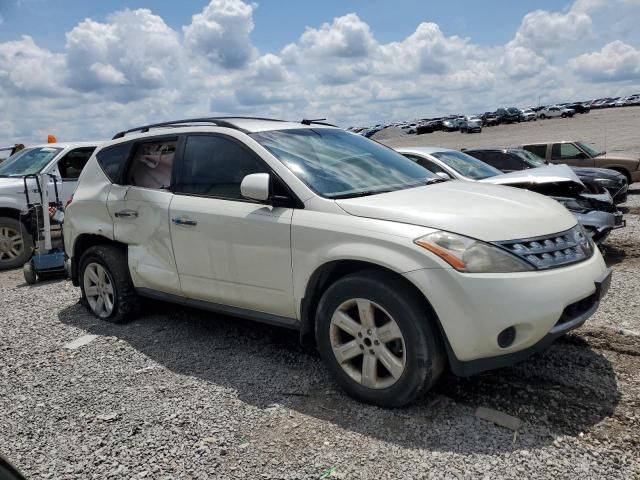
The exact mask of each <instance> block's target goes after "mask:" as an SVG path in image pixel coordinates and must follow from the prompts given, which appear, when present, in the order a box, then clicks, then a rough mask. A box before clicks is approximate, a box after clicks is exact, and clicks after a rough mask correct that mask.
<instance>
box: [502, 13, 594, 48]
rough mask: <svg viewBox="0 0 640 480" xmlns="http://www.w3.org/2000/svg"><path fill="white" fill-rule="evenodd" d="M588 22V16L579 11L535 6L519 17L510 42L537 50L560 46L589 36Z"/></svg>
mask: <svg viewBox="0 0 640 480" xmlns="http://www.w3.org/2000/svg"><path fill="white" fill-rule="evenodd" d="M592 23H593V22H592V20H591V17H590V16H589V15H588V14H586V13H584V12H581V11H573V10H571V11H569V12H568V13H559V12H548V11H545V10H536V11H534V12H531V13H528V14H526V15H525V17H524V18H523V19H522V23H521V24H520V28H519V29H518V32H517V33H516V36H515V38H514V39H513V41H512V42H511V44H512V45H513V46H522V47H526V48H529V49H530V50H532V51H534V52H537V53H541V52H542V53H548V52H550V51H554V50H561V49H563V48H566V47H567V46H569V45H571V44H574V43H577V42H580V41H583V40H585V38H588V37H589V36H591V33H592Z"/></svg>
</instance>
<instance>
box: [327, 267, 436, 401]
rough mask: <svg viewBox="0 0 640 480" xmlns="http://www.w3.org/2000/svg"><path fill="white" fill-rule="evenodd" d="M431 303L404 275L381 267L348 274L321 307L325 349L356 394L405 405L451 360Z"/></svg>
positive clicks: (334, 372) (330, 365) (344, 384)
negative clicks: (400, 275)
mask: <svg viewBox="0 0 640 480" xmlns="http://www.w3.org/2000/svg"><path fill="white" fill-rule="evenodd" d="M435 322H436V319H435V318H433V317H432V315H431V313H430V310H429V308H428V306H426V305H425V303H424V299H423V298H421V296H420V295H419V294H418V293H416V292H414V291H412V290H411V289H409V288H407V285H406V283H405V282H404V281H402V280H401V279H399V278H397V277H395V276H393V275H391V274H386V273H381V272H377V271H374V270H373V271H365V272H359V273H354V274H351V275H347V276H346V277H344V278H342V279H340V280H338V281H337V282H336V283H334V284H333V285H331V286H330V287H329V288H328V289H327V291H326V292H325V293H324V295H323V296H322V299H321V300H320V304H319V305H318V310H317V313H316V341H317V345H318V349H319V351H320V355H321V356H322V358H323V360H324V362H325V364H326V365H327V368H328V369H329V371H330V372H331V374H332V375H333V377H334V378H335V380H336V381H337V383H338V384H339V385H340V386H341V387H342V388H343V389H344V390H345V391H346V392H347V393H348V394H349V395H351V396H352V397H354V398H356V399H358V400H361V401H363V402H366V403H371V404H374V405H379V406H381V407H401V406H404V405H406V404H407V403H410V402H411V401H413V400H415V399H416V398H417V397H418V396H419V395H420V394H421V393H423V392H426V391H427V390H429V389H430V388H431V387H432V386H433V385H434V384H435V382H436V381H437V380H438V378H439V376H440V374H441V373H442V370H443V369H444V366H445V358H444V354H443V348H442V341H441V338H440V335H439V333H438V330H437V328H436V327H435Z"/></svg>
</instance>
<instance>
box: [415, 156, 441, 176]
mask: <svg viewBox="0 0 640 480" xmlns="http://www.w3.org/2000/svg"><path fill="white" fill-rule="evenodd" d="M405 156H406V157H407V158H410V159H411V160H413V161H414V162H416V163H417V164H418V165H420V166H421V167H424V168H426V169H427V170H429V171H430V172H431V173H440V172H442V173H447V172H446V171H445V170H444V168H442V167H440V166H438V165H436V164H435V163H434V162H432V161H431V160H427V159H426V158H422V157H416V156H414V155H405ZM447 175H449V174H448V173H447Z"/></svg>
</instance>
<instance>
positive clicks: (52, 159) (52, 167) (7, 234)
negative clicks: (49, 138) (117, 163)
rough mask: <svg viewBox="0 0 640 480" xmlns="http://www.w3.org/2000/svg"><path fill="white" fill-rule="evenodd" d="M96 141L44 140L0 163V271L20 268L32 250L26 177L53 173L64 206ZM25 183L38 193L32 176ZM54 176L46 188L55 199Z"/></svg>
mask: <svg viewBox="0 0 640 480" xmlns="http://www.w3.org/2000/svg"><path fill="white" fill-rule="evenodd" d="M97 145H98V143H96V142H76V143H47V144H44V145H39V146H34V147H30V148H25V149H23V150H21V151H19V152H18V153H16V154H14V155H12V156H11V157H9V159H8V160H6V161H5V162H3V163H2V165H0V270H6V269H9V268H16V267H22V266H23V265H24V264H25V263H26V262H27V261H28V260H29V259H30V258H31V255H32V252H33V238H32V237H31V235H30V234H29V233H28V232H29V228H28V226H27V223H26V222H27V221H28V219H27V218H26V216H25V214H26V213H27V210H28V208H27V199H26V196H25V177H28V176H31V177H33V176H34V175H43V174H44V175H49V176H51V175H53V176H55V177H56V178H57V179H58V187H59V194H60V201H61V203H62V204H63V205H64V204H66V203H67V202H68V201H69V199H70V198H71V194H72V193H73V191H74V190H75V188H76V185H77V181H78V177H79V175H80V172H81V171H82V168H83V167H84V165H85V164H86V163H87V160H89V157H91V154H92V153H93V151H94V150H95V148H96V146H97ZM26 184H27V185H28V186H29V189H30V193H31V194H37V193H38V189H37V188H36V184H35V179H34V178H28V179H27V181H26ZM53 185H54V184H53V179H51V181H50V183H49V185H48V189H49V198H54V187H53Z"/></svg>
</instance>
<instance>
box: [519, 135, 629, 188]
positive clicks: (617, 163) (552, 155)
mask: <svg viewBox="0 0 640 480" xmlns="http://www.w3.org/2000/svg"><path fill="white" fill-rule="evenodd" d="M522 148H524V149H525V150H528V151H530V152H531V153H534V154H536V155H537V156H539V157H541V158H544V159H545V160H546V161H548V162H549V163H566V164H567V165H571V166H575V167H596V168H608V169H610V170H615V171H616V172H620V173H622V174H623V175H624V176H625V177H626V178H627V183H628V184H629V185H631V184H632V183H634V182H640V157H639V156H638V155H629V154H624V153H617V152H616V153H607V152H605V151H600V150H598V149H595V148H593V147H591V146H589V145H588V144H586V143H585V142H578V141H563V142H546V143H530V144H526V145H522Z"/></svg>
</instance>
